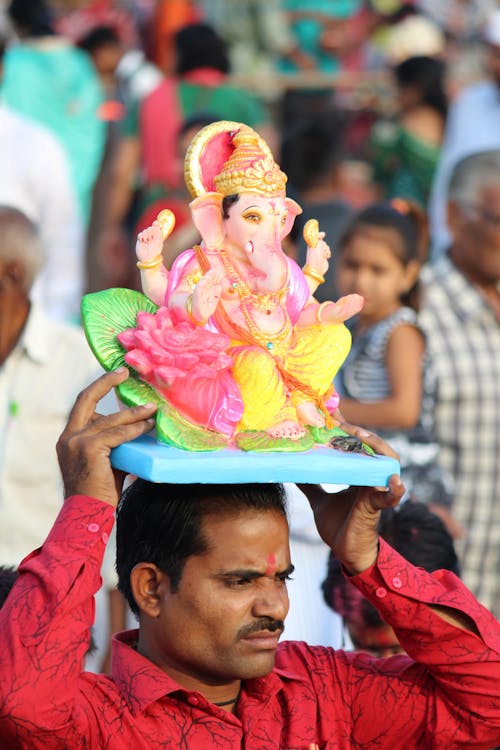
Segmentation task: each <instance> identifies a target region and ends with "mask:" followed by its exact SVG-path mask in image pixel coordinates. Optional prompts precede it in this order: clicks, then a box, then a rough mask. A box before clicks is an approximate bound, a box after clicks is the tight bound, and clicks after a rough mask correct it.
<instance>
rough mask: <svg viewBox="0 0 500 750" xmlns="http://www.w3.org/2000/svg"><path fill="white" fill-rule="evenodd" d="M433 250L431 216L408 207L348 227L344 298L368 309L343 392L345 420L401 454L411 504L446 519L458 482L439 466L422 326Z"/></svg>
mask: <svg viewBox="0 0 500 750" xmlns="http://www.w3.org/2000/svg"><path fill="white" fill-rule="evenodd" d="M427 244H428V243H427V224H426V220H425V217H424V215H423V213H422V212H421V211H420V209H419V208H417V207H416V206H415V205H413V204H410V203H409V202H407V201H403V200H400V199H395V200H393V201H391V202H388V203H379V204H374V205H371V206H368V207H367V208H365V209H363V210H362V211H360V212H359V213H358V214H356V215H355V216H354V218H353V219H352V220H351V222H350V223H349V225H348V226H347V228H346V230H345V232H344V234H343V236H342V238H341V240H340V248H339V259H338V280H337V281H338V287H339V292H340V293H341V294H348V293H351V292H357V293H358V294H361V295H362V296H363V297H364V299H365V304H364V307H363V309H362V311H361V312H360V313H359V315H357V316H356V317H355V318H353V319H352V320H351V321H349V323H348V325H349V327H350V329H351V333H352V337H353V341H352V348H351V351H350V353H349V355H348V357H347V359H346V361H345V363H344V365H343V367H342V368H341V371H340V373H339V376H338V382H336V387H337V390H338V392H339V394H340V396H341V401H340V409H341V411H342V413H343V415H344V417H345V418H346V419H347V420H348V421H349V422H352V423H353V424H361V425H364V426H366V427H369V428H372V429H373V430H374V431H376V432H378V433H379V434H380V435H382V436H383V437H384V438H385V439H386V440H388V441H389V442H390V443H391V445H392V446H393V447H394V449H395V450H396V451H397V452H398V453H399V456H400V461H401V470H402V476H403V481H404V483H405V485H406V487H407V489H408V492H409V494H410V495H411V497H412V498H413V499H414V500H418V501H421V502H425V503H428V504H432V506H433V509H434V510H435V512H439V508H438V507H436V506H441V508H443V507H444V509H445V511H446V509H447V508H448V507H449V506H450V505H451V501H452V482H451V480H450V478H449V477H448V476H447V475H446V474H445V473H444V471H443V470H442V469H441V467H440V466H439V465H438V462H437V458H438V453H439V446H438V445H437V443H436V441H435V440H434V438H433V411H434V391H435V382H434V378H433V373H432V368H431V366H430V365H431V363H430V362H429V361H428V358H427V356H426V351H425V339H424V336H423V333H422V331H421V330H420V327H419V325H418V320H417V309H418V276H419V271H420V266H421V264H422V262H423V261H424V260H425V256H426V252H427ZM446 515H447V514H446ZM454 532H455V533H458V529H456V528H455V529H454Z"/></svg>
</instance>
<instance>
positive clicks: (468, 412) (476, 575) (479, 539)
mask: <svg viewBox="0 0 500 750" xmlns="http://www.w3.org/2000/svg"><path fill="white" fill-rule="evenodd" d="M422 288H423V300H422V307H421V312H420V323H421V326H422V328H423V330H424V332H425V334H426V336H427V346H428V351H429V354H430V356H431V358H432V363H433V367H434V368H435V370H436V376H437V386H438V388H437V402H436V413H435V422H436V424H435V431H436V437H437V439H438V441H439V443H440V445H441V455H440V460H441V461H442V463H443V465H444V466H445V467H446V468H447V469H448V470H449V471H450V472H451V473H452V475H453V477H454V478H455V480H456V494H455V502H454V506H453V509H454V513H455V515H456V517H457V519H458V520H459V521H460V522H461V523H462V524H463V525H464V527H465V529H466V536H465V539H463V540H461V541H460V542H459V544H458V545H457V548H458V552H459V554H460V557H461V561H462V575H463V578H464V581H465V583H466V585H467V586H469V587H470V588H471V589H472V591H473V592H474V593H475V595H476V596H477V597H478V599H479V600H480V601H481V602H482V603H483V604H484V605H485V606H487V607H489V608H490V609H491V610H492V611H493V613H494V614H495V615H496V617H500V324H499V323H498V321H497V320H496V318H495V316H494V314H493V311H492V309H491V307H490V306H489V305H488V304H487V303H486V301H485V300H484V299H483V297H482V296H481V295H480V294H479V292H478V291H477V290H476V288H475V287H473V286H472V285H471V284H470V283H469V282H468V281H467V279H466V278H465V277H464V276H463V274H462V273H460V272H459V271H458V269H457V268H456V267H455V266H454V265H453V263H452V262H451V260H450V259H449V258H448V257H443V258H440V259H439V261H438V262H436V263H435V264H434V265H432V266H427V267H426V268H425V269H424V270H423V272H422Z"/></svg>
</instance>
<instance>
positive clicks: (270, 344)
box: [266, 341, 274, 351]
mask: <svg viewBox="0 0 500 750" xmlns="http://www.w3.org/2000/svg"><path fill="white" fill-rule="evenodd" d="M266 349H269V351H271V349H274V344H273V342H272V341H266Z"/></svg>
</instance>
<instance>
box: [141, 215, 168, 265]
mask: <svg viewBox="0 0 500 750" xmlns="http://www.w3.org/2000/svg"><path fill="white" fill-rule="evenodd" d="M162 248H163V232H162V228H161V225H160V222H159V221H158V220H156V221H154V222H153V223H152V224H151V226H150V227H148V228H147V229H144V230H143V231H142V232H139V234H138V235H137V243H136V245H135V253H136V255H137V258H138V259H139V261H141V262H142V263H151V262H152V261H156V260H160V262H161V260H162V258H161V251H162Z"/></svg>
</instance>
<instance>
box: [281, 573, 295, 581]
mask: <svg viewBox="0 0 500 750" xmlns="http://www.w3.org/2000/svg"><path fill="white" fill-rule="evenodd" d="M278 580H280V581H282V582H283V583H286V582H287V581H293V576H292V574H291V573H280V574H279V575H278Z"/></svg>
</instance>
